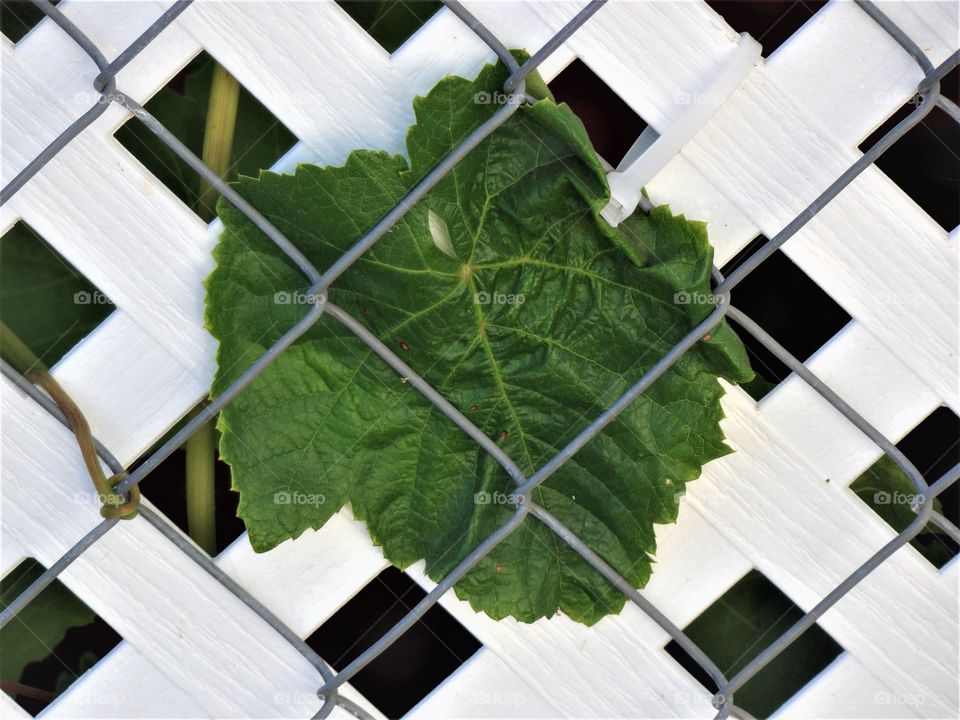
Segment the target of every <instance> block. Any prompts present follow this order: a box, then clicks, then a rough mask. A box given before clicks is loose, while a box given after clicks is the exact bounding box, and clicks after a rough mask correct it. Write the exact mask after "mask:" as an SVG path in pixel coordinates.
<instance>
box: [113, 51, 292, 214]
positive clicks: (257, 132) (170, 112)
mask: <svg viewBox="0 0 960 720" xmlns="http://www.w3.org/2000/svg"><path fill="white" fill-rule="evenodd" d="M214 65H215V61H214V59H213V58H212V57H211V56H210V55H209V54H207V53H206V52H201V53H200V54H199V55H197V56H196V57H195V58H194V59H193V60H192V61H190V63H188V64H187V66H186V67H184V68H183V69H182V70H181V71H180V72H179V73H178V74H177V75H176V76H174V77H173V79H171V80H170V82H168V83H167V84H166V85H165V86H164V87H162V88H160V90H158V91H157V93H156V94H154V96H153V97H152V98H150V100H149V101H148V102H147V103H146V105H144V107H145V108H146V109H147V111H148V112H150V113H151V114H152V115H153V116H154V117H156V119H157V120H159V121H160V123H161V124H162V125H163V126H164V127H165V128H166V129H167V130H169V131H170V133H171V134H173V135H174V137H176V138H177V139H178V140H180V142H182V143H183V144H184V145H186V146H187V148H188V149H189V150H190V151H191V152H192V153H194V154H195V155H196V156H197V157H202V156H203V135H204V128H205V126H206V121H207V106H208V104H209V102H210V85H211V80H212V77H213V68H214ZM115 136H116V138H117V140H118V141H119V142H120V144H121V145H123V146H124V147H125V148H126V149H127V150H128V151H129V152H130V154H131V155H133V156H134V157H135V158H137V160H139V161H140V162H141V163H142V164H143V166H144V167H145V168H147V170H149V171H150V172H151V173H152V174H153V175H154V176H155V177H156V178H157V180H159V181H160V182H161V183H163V184H164V185H166V186H167V187H168V188H169V189H170V190H171V191H172V192H173V194H174V195H176V196H177V197H178V198H180V199H181V200H182V201H183V202H184V203H186V204H187V205H189V206H190V207H191V208H194V209H195V210H196V209H198V207H199V201H200V197H199V193H200V175H199V174H198V173H197V172H196V171H195V170H193V169H192V168H191V167H190V166H189V165H187V163H186V162H185V161H184V160H183V159H181V158H180V156H179V155H177V154H176V153H175V152H173V150H171V149H170V148H169V147H167V146H166V145H165V144H164V143H163V142H162V141H161V140H160V139H159V138H158V137H157V136H156V135H154V134H153V133H152V132H150V130H149V129H148V128H147V127H146V126H145V125H144V124H143V123H141V122H140V121H138V120H135V119H132V118H131V119H130V120H128V121H127V122H125V123H124V124H123V125H122V126H121V127H120V128H119V129H118V130H117V132H116V135H115ZM296 142H297V138H296V136H295V135H294V134H293V133H292V132H290V130H288V129H287V128H286V126H284V125H283V123H281V122H280V121H279V120H278V119H277V118H276V117H275V116H274V115H273V114H272V113H271V112H270V111H269V110H268V109H267V108H266V107H264V105H263V104H262V103H261V102H260V101H259V100H257V99H256V98H255V97H254V96H253V95H252V94H251V93H250V92H249V91H248V90H247V89H246V88H244V87H243V85H241V86H240V99H239V101H238V107H237V124H236V129H235V131H234V138H233V151H232V153H231V165H232V167H231V169H230V172H229V174H228V176H227V179H228V180H235V179H236V178H237V177H238V176H239V175H248V176H252V177H256V176H257V174H258V173H259V172H260V170H262V169H264V168H269V167H271V166H272V165H273V164H274V163H275V162H276V161H277V160H279V159H280V157H281V156H283V154H284V153H286V152H287V151H288V150H289V149H290V148H291V147H293V146H294V145H295V144H296Z"/></svg>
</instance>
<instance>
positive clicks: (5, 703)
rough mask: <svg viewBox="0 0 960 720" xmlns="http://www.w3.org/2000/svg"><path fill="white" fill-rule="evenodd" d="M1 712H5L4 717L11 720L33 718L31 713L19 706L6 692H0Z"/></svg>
mask: <svg viewBox="0 0 960 720" xmlns="http://www.w3.org/2000/svg"><path fill="white" fill-rule="evenodd" d="M0 710H2V711H3V716H4V717H5V718H10V720H13V718H16V719H17V720H29V718H30V717H32V716H31V715H30V713H28V712H27V711H26V710H24V709H23V708H22V707H20V706H19V705H17V703H16V702H15V701H14V699H13V698H12V697H10V696H9V695H7V694H6V693H5V692H0Z"/></svg>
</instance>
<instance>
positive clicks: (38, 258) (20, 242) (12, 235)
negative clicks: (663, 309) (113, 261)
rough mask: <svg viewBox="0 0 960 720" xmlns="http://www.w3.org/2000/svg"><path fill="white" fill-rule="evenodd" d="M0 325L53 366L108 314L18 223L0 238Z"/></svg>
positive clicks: (101, 299) (107, 305)
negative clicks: (0, 321) (3, 324)
mask: <svg viewBox="0 0 960 720" xmlns="http://www.w3.org/2000/svg"><path fill="white" fill-rule="evenodd" d="M0 287H2V288H3V289H2V291H0V320H2V321H3V322H4V323H5V324H6V325H7V326H8V327H9V328H10V329H11V330H12V331H13V332H14V333H15V334H16V335H17V337H19V338H20V339H21V340H22V341H23V342H24V344H25V345H26V346H27V347H29V348H30V350H32V351H33V353H34V354H35V355H36V356H37V357H39V358H40V359H41V360H42V361H43V362H44V364H45V365H47V366H53V365H54V364H55V363H56V362H57V361H58V360H60V358H62V357H63V356H64V355H66V354H67V352H69V351H70V349H71V348H73V346H74V345H76V344H77V343H78V342H80V341H81V340H82V339H83V338H84V337H86V336H87V335H88V334H89V333H90V332H91V331H92V330H93V329H94V328H96V326H97V325H99V324H100V323H101V322H102V321H103V320H104V318H106V317H107V315H109V314H110V313H111V312H112V311H113V304H112V303H111V302H110V301H109V300H108V299H107V297H106V296H105V295H103V294H102V293H101V292H99V291H98V290H97V288H96V287H94V286H93V285H92V284H91V283H90V281H89V280H87V279H86V278H85V277H83V275H81V274H80V273H79V272H78V271H77V270H76V269H74V268H73V267H72V266H71V265H70V264H69V263H68V262H67V261H66V260H64V259H63V258H62V257H61V256H60V254H59V253H58V252H57V251H56V250H54V249H53V248H52V247H50V246H49V245H47V243H46V242H44V241H43V239H41V238H40V236H39V235H37V234H36V233H35V232H34V231H33V230H32V229H31V228H30V227H29V226H27V225H26V224H25V223H23V222H19V223H17V224H16V225H14V226H13V227H12V228H10V230H8V231H7V232H6V233H5V234H4V235H3V237H2V238H0Z"/></svg>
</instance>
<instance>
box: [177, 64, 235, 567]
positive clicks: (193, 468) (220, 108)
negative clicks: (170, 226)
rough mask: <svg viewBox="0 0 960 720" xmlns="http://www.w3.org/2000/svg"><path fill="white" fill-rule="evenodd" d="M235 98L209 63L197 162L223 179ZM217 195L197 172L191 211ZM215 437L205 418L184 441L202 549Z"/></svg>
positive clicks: (192, 531) (210, 517) (208, 529)
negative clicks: (207, 98) (197, 184)
mask: <svg viewBox="0 0 960 720" xmlns="http://www.w3.org/2000/svg"><path fill="white" fill-rule="evenodd" d="M239 100H240V84H239V83H238V82H237V80H236V78H234V77H233V76H232V75H231V74H230V73H228V72H227V71H226V70H225V69H224V68H223V67H222V66H221V65H219V64H215V65H214V68H213V79H212V81H211V85H210V103H209V105H208V106H207V122H206V127H205V128H204V133H203V162H204V163H205V164H206V165H207V167H209V168H210V169H211V170H213V171H214V172H215V173H216V174H217V175H219V176H220V177H221V178H223V179H224V180H226V179H227V176H228V175H229V173H230V157H231V155H232V152H233V135H234V131H235V130H236V127H237V105H238V103H239ZM218 198H219V193H217V191H216V188H214V187H213V186H211V185H210V183H208V182H207V181H206V180H205V179H203V178H201V179H200V196H199V198H198V200H197V213H198V214H199V215H200V217H201V218H203V219H204V220H206V221H207V222H209V221H210V220H213V218H215V217H216V214H217V212H216V205H217V200H218ZM216 442H217V433H216V429H215V427H214V421H213V420H211V421H210V422H208V423H207V424H206V425H204V426H203V427H201V428H200V429H199V430H198V431H197V432H196V433H195V434H194V435H193V436H192V437H191V438H190V439H189V440H187V442H186V444H185V445H184V449H185V451H186V455H187V461H186V476H187V480H186V486H187V489H186V499H187V532H188V534H189V535H190V537H191V539H192V540H193V541H194V542H195V543H197V545H199V546H200V547H201V548H202V549H203V550H204V551H205V552H206V553H207V554H208V555H213V554H214V553H215V552H216V545H217V519H216V507H215V500H214V488H215V485H214V478H215V472H216Z"/></svg>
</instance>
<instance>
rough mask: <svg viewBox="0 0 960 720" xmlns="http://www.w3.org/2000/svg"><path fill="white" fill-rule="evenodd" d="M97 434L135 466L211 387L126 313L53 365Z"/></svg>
mask: <svg viewBox="0 0 960 720" xmlns="http://www.w3.org/2000/svg"><path fill="white" fill-rule="evenodd" d="M53 374H54V377H56V379H57V381H58V382H59V383H60V384H61V385H62V386H63V388H64V389H65V390H66V391H67V392H68V393H70V396H71V397H72V398H73V399H74V400H75V401H76V402H77V403H78V405H79V406H80V407H81V408H84V409H87V410H88V414H87V419H88V421H89V422H90V428H91V431H92V432H93V434H94V436H96V437H98V438H102V442H105V443H108V444H107V447H108V448H109V449H110V452H112V453H113V454H114V455H115V456H116V457H117V459H119V460H120V462H121V463H123V464H124V465H129V464H130V463H132V462H133V461H134V460H136V459H137V458H138V457H140V455H141V454H142V453H143V452H144V451H145V450H146V449H147V448H148V447H149V446H150V445H152V444H153V443H154V442H156V441H157V440H159V439H160V437H162V436H163V434H164V433H165V432H166V431H167V430H169V429H170V427H171V426H172V425H173V424H174V423H175V422H176V421H177V420H179V419H180V417H181V416H182V415H183V414H184V413H186V411H187V410H189V409H190V408H191V407H193V406H194V405H195V404H196V403H197V402H199V401H200V399H201V398H203V397H204V396H205V395H206V394H207V393H208V391H209V383H208V382H204V381H202V380H199V379H197V378H196V377H195V376H194V375H193V374H191V373H190V372H189V371H188V370H187V369H186V368H184V367H183V366H182V365H180V363H179V360H177V359H176V358H174V357H173V356H171V355H170V354H169V353H168V352H167V351H166V349H165V348H164V347H162V346H161V345H159V344H158V343H157V342H156V341H155V340H154V339H153V336H152V335H150V334H148V333H146V332H144V331H143V330H142V329H141V328H140V327H139V326H138V325H136V324H135V323H134V322H133V321H131V320H130V318H129V317H127V315H126V314H125V313H124V312H123V311H122V310H118V311H114V312H113V313H112V314H111V315H110V316H109V317H108V318H107V319H106V320H105V321H104V322H103V323H102V324H101V325H100V326H99V327H98V328H97V329H96V330H94V331H93V333H91V335H89V336H88V337H87V338H86V339H85V340H84V342H82V343H80V344H79V345H77V346H76V347H75V348H74V349H73V350H71V351H70V352H69V353H68V354H67V355H66V356H64V358H63V359H62V360H61V361H60V362H59V363H57V365H56V366H55V367H54V368H53Z"/></svg>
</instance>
